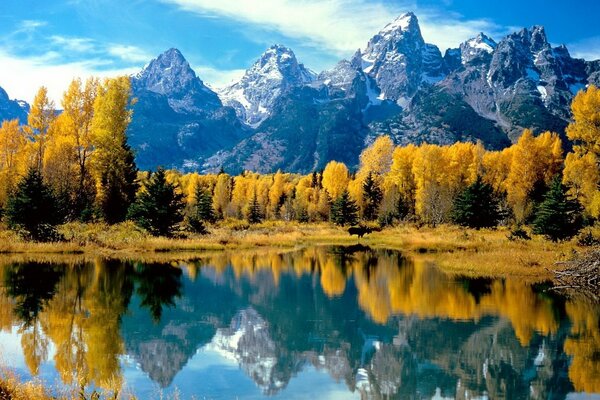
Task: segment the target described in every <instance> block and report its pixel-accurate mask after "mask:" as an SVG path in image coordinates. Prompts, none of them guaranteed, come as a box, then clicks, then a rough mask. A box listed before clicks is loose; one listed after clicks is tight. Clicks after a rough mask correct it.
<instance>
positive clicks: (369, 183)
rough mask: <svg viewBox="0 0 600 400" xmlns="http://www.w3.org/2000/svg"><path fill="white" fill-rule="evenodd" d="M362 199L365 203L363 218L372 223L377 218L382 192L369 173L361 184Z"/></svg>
mask: <svg viewBox="0 0 600 400" xmlns="http://www.w3.org/2000/svg"><path fill="white" fill-rule="evenodd" d="M363 198H364V201H365V208H364V212H363V217H364V219H366V220H367V221H373V220H374V219H376V218H377V216H378V213H379V206H380V205H381V200H383V191H382V190H381V188H380V187H379V184H378V183H377V181H375V179H373V173H372V172H369V174H368V175H367V177H366V178H365V181H364V182H363Z"/></svg>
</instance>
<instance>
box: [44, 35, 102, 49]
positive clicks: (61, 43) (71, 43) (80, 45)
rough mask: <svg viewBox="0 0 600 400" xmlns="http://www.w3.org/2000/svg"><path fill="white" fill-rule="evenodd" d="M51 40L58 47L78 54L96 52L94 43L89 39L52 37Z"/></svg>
mask: <svg viewBox="0 0 600 400" xmlns="http://www.w3.org/2000/svg"><path fill="white" fill-rule="evenodd" d="M50 40H51V41H52V43H53V44H54V45H56V46H58V47H61V48H63V49H65V50H69V51H74V52H78V53H84V52H88V51H91V50H94V47H95V44H94V41H93V40H91V39H88V38H78V37H65V36H60V35H54V36H51V37H50Z"/></svg>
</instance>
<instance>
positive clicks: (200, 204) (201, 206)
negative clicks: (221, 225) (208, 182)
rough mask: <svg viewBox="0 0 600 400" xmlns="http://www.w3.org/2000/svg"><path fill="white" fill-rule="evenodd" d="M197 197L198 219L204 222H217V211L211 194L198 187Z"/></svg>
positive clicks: (196, 209)
mask: <svg viewBox="0 0 600 400" xmlns="http://www.w3.org/2000/svg"><path fill="white" fill-rule="evenodd" d="M195 197H196V204H195V211H196V213H195V214H196V217H197V218H198V219H200V220H201V221H204V222H210V223H213V222H215V220H216V217H215V210H214V209H213V199H212V195H211V193H210V192H209V191H208V190H206V189H204V188H203V187H201V186H199V185H198V186H197V187H196V192H195Z"/></svg>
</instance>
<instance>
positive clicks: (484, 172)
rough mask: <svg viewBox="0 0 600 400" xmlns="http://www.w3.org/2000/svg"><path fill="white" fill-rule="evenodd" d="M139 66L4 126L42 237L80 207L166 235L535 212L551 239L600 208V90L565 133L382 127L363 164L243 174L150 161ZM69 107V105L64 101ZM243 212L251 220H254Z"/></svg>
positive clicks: (16, 225) (523, 218)
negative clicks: (134, 142) (480, 139)
mask: <svg viewBox="0 0 600 400" xmlns="http://www.w3.org/2000/svg"><path fill="white" fill-rule="evenodd" d="M134 102H135V99H134V98H132V97H131V87H130V81H129V78H127V77H119V78H113V79H106V80H103V81H101V80H99V79H96V78H90V79H88V80H87V81H85V82H82V81H81V80H80V79H75V80H73V81H72V83H71V84H70V86H69V87H68V89H67V90H66V91H65V92H64V95H63V98H62V101H61V104H60V107H58V106H57V105H56V104H54V103H53V102H52V101H51V100H49V98H48V93H47V90H46V88H44V87H42V88H40V90H39V91H38V93H37V95H36V97H35V100H34V102H33V104H32V106H31V111H30V113H29V116H28V120H27V124H24V125H20V124H19V121H18V120H12V121H4V122H3V123H2V126H1V127H0V212H1V215H2V220H3V222H4V223H5V225H6V226H7V227H8V228H10V229H11V230H14V231H16V232H18V234H19V235H21V236H22V237H24V238H26V239H28V240H33V241H60V240H61V235H60V234H59V233H58V231H57V230H56V226H59V225H61V224H64V223H68V222H71V221H81V222H85V223H94V222H104V223H107V224H117V223H120V222H123V221H127V220H130V221H134V222H135V224H137V225H138V226H139V227H141V228H142V229H144V230H145V231H147V232H148V233H150V234H151V235H155V236H175V237H182V236H183V237H185V236H189V235H197V234H206V233H209V231H210V227H211V226H212V225H214V224H219V223H220V221H231V220H238V221H242V220H243V221H245V223H247V224H248V225H251V224H255V223H259V222H261V221H269V220H283V221H297V222H299V223H308V222H321V221H330V222H332V223H334V224H336V225H340V226H353V225H357V224H366V225H369V226H378V227H386V226H391V225H398V224H401V223H405V222H410V223H414V224H417V225H419V226H420V225H430V226H438V225H440V224H446V223H452V224H457V225H460V226H466V227H471V228H476V229H479V228H490V227H495V226H498V225H502V226H507V227H510V228H511V229H512V232H513V234H514V235H515V236H516V237H522V238H525V237H527V236H528V233H527V232H526V231H524V230H523V228H522V227H523V226H525V225H530V226H531V227H532V230H533V232H534V233H536V234H541V235H544V236H545V237H547V238H548V239H550V240H553V241H559V240H564V239H568V238H570V237H572V236H574V235H576V234H577V232H578V231H579V230H580V229H581V228H582V227H583V226H586V225H592V224H594V222H595V221H596V220H597V218H598V217H599V216H600V90H599V89H598V88H596V87H594V86H590V87H589V88H588V89H587V90H584V91H580V92H579V94H578V95H577V96H576V97H575V99H574V100H573V103H572V106H571V109H572V114H573V122H572V123H571V124H570V125H569V126H568V128H567V131H566V136H567V137H566V138H562V137H561V136H560V135H559V134H558V133H553V132H544V133H540V134H537V135H536V134H534V132H532V131H531V130H528V129H526V130H525V131H524V132H523V134H522V135H521V137H520V138H519V140H518V142H517V143H515V144H513V145H512V146H510V147H508V148H505V149H504V150H502V151H488V150H486V149H485V148H484V146H483V145H482V144H481V143H460V142H457V143H455V144H453V145H449V146H439V145H433V144H420V145H408V146H403V147H399V146H395V145H394V143H393V142H392V140H391V138H390V137H388V136H379V137H377V138H376V139H374V140H373V141H372V143H371V144H370V145H369V146H368V147H367V148H366V149H365V150H364V151H363V152H362V154H361V155H360V161H359V165H358V168H357V169H356V170H351V169H349V168H348V167H347V166H346V165H344V164H343V163H340V162H336V161H331V162H329V164H327V166H326V167H325V169H324V170H323V171H315V172H313V173H312V174H308V175H300V174H294V173H286V172H283V171H277V172H276V173H274V174H267V175H261V174H258V173H254V172H251V171H246V172H244V173H242V174H240V175H237V176H232V175H229V174H228V173H227V172H226V171H220V172H219V173H218V174H199V173H181V172H180V171H177V170H164V169H162V168H159V169H158V170H156V171H138V169H137V167H136V165H135V161H134V160H135V157H134V156H135V155H134V153H133V151H132V149H131V148H130V147H129V145H128V143H127V128H128V125H129V123H130V121H131V118H132V109H131V108H132V105H133V104H134ZM58 109H60V110H61V111H57V110H58ZM242 226H243V225H242Z"/></svg>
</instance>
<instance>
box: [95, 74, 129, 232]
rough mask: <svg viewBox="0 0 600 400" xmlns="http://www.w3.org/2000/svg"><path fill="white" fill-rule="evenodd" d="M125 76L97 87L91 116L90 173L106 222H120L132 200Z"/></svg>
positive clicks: (127, 92)
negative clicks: (91, 147)
mask: <svg viewBox="0 0 600 400" xmlns="http://www.w3.org/2000/svg"><path fill="white" fill-rule="evenodd" d="M130 91H131V87H130V82H129V78H128V77H119V78H114V79H108V80H106V81H104V83H103V84H102V85H101V87H99V88H98V94H97V96H96V99H95V101H94V116H93V117H92V122H91V129H92V141H93V145H94V146H95V151H94V153H93V168H92V173H93V176H94V179H95V181H96V204H97V207H98V209H99V210H100V212H101V213H102V216H103V217H104V219H105V220H106V222H108V223H116V222H120V221H123V220H124V219H125V216H126V215H127V209H128V208H129V206H130V205H131V204H132V203H133V202H134V201H135V193H136V191H137V188H138V184H137V168H136V165H135V161H134V156H133V152H132V150H131V147H129V145H128V144H127V136H126V131H127V127H128V126H129V123H130V121H131V116H132V111H131V106H132V102H131V99H130Z"/></svg>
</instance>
